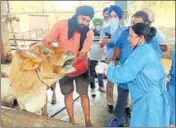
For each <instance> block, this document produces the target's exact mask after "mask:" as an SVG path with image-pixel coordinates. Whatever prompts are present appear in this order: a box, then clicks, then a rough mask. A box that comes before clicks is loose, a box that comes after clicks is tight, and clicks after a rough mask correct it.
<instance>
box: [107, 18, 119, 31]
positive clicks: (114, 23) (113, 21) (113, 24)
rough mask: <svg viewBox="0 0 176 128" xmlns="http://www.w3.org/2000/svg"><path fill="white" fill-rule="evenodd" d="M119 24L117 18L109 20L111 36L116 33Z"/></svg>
mask: <svg viewBox="0 0 176 128" xmlns="http://www.w3.org/2000/svg"><path fill="white" fill-rule="evenodd" d="M119 24H120V20H119V18H118V17H117V18H111V19H110V20H109V24H108V25H109V26H110V29H111V30H110V33H111V34H114V33H115V32H116V31H117V29H118V27H119Z"/></svg>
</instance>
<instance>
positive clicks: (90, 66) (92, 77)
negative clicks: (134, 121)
mask: <svg viewBox="0 0 176 128" xmlns="http://www.w3.org/2000/svg"><path fill="white" fill-rule="evenodd" d="M97 63H98V61H96V60H90V59H88V73H89V83H90V88H91V89H93V88H95V77H96V76H97V77H98V84H99V87H104V83H103V74H98V75H96V72H95V66H96V65H97Z"/></svg>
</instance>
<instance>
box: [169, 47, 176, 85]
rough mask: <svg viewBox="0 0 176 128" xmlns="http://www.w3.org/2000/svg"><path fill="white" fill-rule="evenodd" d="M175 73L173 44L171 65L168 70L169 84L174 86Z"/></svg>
mask: <svg viewBox="0 0 176 128" xmlns="http://www.w3.org/2000/svg"><path fill="white" fill-rule="evenodd" d="M175 73H176V69H175V45H174V48H173V50H172V65H171V69H170V71H169V75H170V81H169V85H172V86H175V79H176V75H175Z"/></svg>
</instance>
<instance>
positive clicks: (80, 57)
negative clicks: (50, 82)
mask: <svg viewBox="0 0 176 128" xmlns="http://www.w3.org/2000/svg"><path fill="white" fill-rule="evenodd" d="M86 56H87V54H86V53H84V52H80V53H79V54H78V55H77V57H76V59H75V60H74V62H73V63H74V64H76V63H79V62H80V61H82V60H83V59H85V58H86Z"/></svg>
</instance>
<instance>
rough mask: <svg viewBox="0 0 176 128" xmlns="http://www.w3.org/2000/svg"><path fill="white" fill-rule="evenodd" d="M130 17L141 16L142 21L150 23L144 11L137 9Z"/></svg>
mask: <svg viewBox="0 0 176 128" xmlns="http://www.w3.org/2000/svg"><path fill="white" fill-rule="evenodd" d="M132 17H137V18H142V19H143V21H144V23H146V24H151V23H152V22H151V21H150V20H149V17H148V14H147V13H146V12H144V11H137V12H136V13H135V14H134V15H132Z"/></svg>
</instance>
